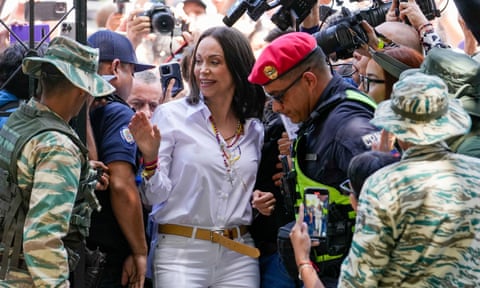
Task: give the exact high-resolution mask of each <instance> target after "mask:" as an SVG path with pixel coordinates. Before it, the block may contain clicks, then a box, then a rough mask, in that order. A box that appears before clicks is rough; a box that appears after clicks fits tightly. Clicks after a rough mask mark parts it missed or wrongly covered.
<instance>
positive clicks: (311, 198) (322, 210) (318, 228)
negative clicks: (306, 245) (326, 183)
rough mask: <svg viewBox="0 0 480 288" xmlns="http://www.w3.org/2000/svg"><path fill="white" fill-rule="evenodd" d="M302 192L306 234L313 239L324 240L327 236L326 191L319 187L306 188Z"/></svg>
mask: <svg viewBox="0 0 480 288" xmlns="http://www.w3.org/2000/svg"><path fill="white" fill-rule="evenodd" d="M304 192H305V193H304V198H303V201H304V203H303V204H304V207H305V216H304V217H305V218H304V221H305V223H307V226H308V234H309V235H310V237H313V238H324V237H326V235H327V223H326V219H327V218H326V217H327V215H326V211H327V206H328V190H327V189H325V188H319V187H307V188H305V189H304Z"/></svg>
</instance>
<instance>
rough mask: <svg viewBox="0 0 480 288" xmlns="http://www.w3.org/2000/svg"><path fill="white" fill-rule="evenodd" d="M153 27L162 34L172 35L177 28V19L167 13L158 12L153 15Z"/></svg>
mask: <svg viewBox="0 0 480 288" xmlns="http://www.w3.org/2000/svg"><path fill="white" fill-rule="evenodd" d="M152 26H153V28H154V29H155V30H156V31H158V32H160V33H170V32H172V31H173V28H174V27H175V19H174V18H173V15H171V14H170V13H168V12H167V11H157V12H156V13H154V14H153V15H152Z"/></svg>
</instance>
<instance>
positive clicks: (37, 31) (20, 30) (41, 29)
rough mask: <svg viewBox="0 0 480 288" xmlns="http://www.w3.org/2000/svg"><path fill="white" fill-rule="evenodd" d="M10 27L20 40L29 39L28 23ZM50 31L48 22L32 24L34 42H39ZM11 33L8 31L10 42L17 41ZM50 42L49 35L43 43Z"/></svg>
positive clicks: (25, 40) (26, 40)
mask: <svg viewBox="0 0 480 288" xmlns="http://www.w3.org/2000/svg"><path fill="white" fill-rule="evenodd" d="M10 29H11V30H12V32H13V33H14V34H15V36H17V37H18V38H19V40H20V41H22V42H28V41H29V40H30V25H28V24H27V25H23V24H20V25H16V24H15V25H11V26H10ZM49 32H50V26H48V24H37V25H35V26H34V35H33V39H34V41H35V42H40V41H41V40H42V39H43V38H44V37H45V36H46V35H48V33H49ZM15 36H14V35H12V33H10V43H12V44H13V43H15V42H17V41H18V40H17V38H15ZM48 42H50V37H47V39H45V43H48Z"/></svg>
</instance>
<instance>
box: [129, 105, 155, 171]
mask: <svg viewBox="0 0 480 288" xmlns="http://www.w3.org/2000/svg"><path fill="white" fill-rule="evenodd" d="M128 129H129V130H130V132H131V133H132V136H133V138H134V139H135V141H136V143H137V146H138V149H140V151H141V152H142V154H143V160H144V161H145V162H152V161H155V159H157V157H158V149H159V148H160V140H161V136H160V130H159V129H158V127H157V125H152V124H151V123H150V120H148V117H147V115H146V114H145V113H144V112H137V113H135V115H133V117H132V120H130V124H129V125H128Z"/></svg>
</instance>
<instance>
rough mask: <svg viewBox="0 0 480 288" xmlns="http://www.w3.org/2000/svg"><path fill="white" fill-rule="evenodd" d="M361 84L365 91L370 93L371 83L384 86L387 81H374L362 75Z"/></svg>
mask: <svg viewBox="0 0 480 288" xmlns="http://www.w3.org/2000/svg"><path fill="white" fill-rule="evenodd" d="M359 76H360V83H362V85H363V89H364V90H365V92H366V93H368V91H370V83H378V84H384V83H385V80H381V79H373V78H369V77H368V76H365V75H362V74H360V75H359Z"/></svg>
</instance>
